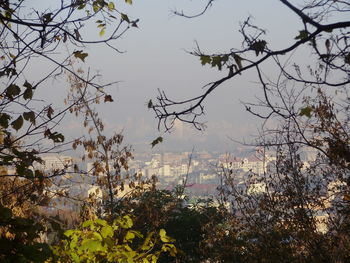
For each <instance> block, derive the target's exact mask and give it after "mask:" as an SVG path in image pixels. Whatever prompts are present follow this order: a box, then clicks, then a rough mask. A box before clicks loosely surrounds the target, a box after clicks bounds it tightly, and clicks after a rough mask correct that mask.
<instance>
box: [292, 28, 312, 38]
mask: <svg viewBox="0 0 350 263" xmlns="http://www.w3.org/2000/svg"><path fill="white" fill-rule="evenodd" d="M308 35H309V33H308V32H307V31H306V30H301V31H299V35H297V36H296V37H295V38H294V39H296V40H298V39H300V40H303V39H305V38H307V37H308Z"/></svg>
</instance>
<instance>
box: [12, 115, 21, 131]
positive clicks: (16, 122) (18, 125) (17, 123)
mask: <svg viewBox="0 0 350 263" xmlns="http://www.w3.org/2000/svg"><path fill="white" fill-rule="evenodd" d="M11 126H12V128H14V129H15V130H16V131H18V130H19V129H20V128H22V126H23V117H22V115H20V116H19V117H18V118H17V119H16V120H14V121H13V122H12V123H11Z"/></svg>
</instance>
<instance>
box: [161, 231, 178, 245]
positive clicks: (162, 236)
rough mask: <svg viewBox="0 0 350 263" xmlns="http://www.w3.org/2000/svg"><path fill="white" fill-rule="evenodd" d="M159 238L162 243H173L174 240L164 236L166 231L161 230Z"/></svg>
mask: <svg viewBox="0 0 350 263" xmlns="http://www.w3.org/2000/svg"><path fill="white" fill-rule="evenodd" d="M159 236H160V240H162V242H164V243H168V242H173V241H175V240H174V239H172V238H170V237H168V236H167V235H166V231H165V230H164V229H163V228H162V229H161V230H159Z"/></svg>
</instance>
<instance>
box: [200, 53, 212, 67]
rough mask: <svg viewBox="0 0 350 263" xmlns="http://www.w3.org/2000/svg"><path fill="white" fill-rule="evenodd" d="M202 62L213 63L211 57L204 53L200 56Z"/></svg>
mask: <svg viewBox="0 0 350 263" xmlns="http://www.w3.org/2000/svg"><path fill="white" fill-rule="evenodd" d="M200 60H201V63H202V65H203V66H204V65H205V64H210V63H211V57H210V56H207V55H202V56H201V57H200Z"/></svg>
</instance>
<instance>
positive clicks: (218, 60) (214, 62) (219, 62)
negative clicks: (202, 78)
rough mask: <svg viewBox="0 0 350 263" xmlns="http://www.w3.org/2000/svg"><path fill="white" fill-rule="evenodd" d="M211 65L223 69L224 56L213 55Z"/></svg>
mask: <svg viewBox="0 0 350 263" xmlns="http://www.w3.org/2000/svg"><path fill="white" fill-rule="evenodd" d="M211 66H212V67H218V69H219V70H221V69H222V58H221V57H220V56H215V57H212V61H211Z"/></svg>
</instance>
